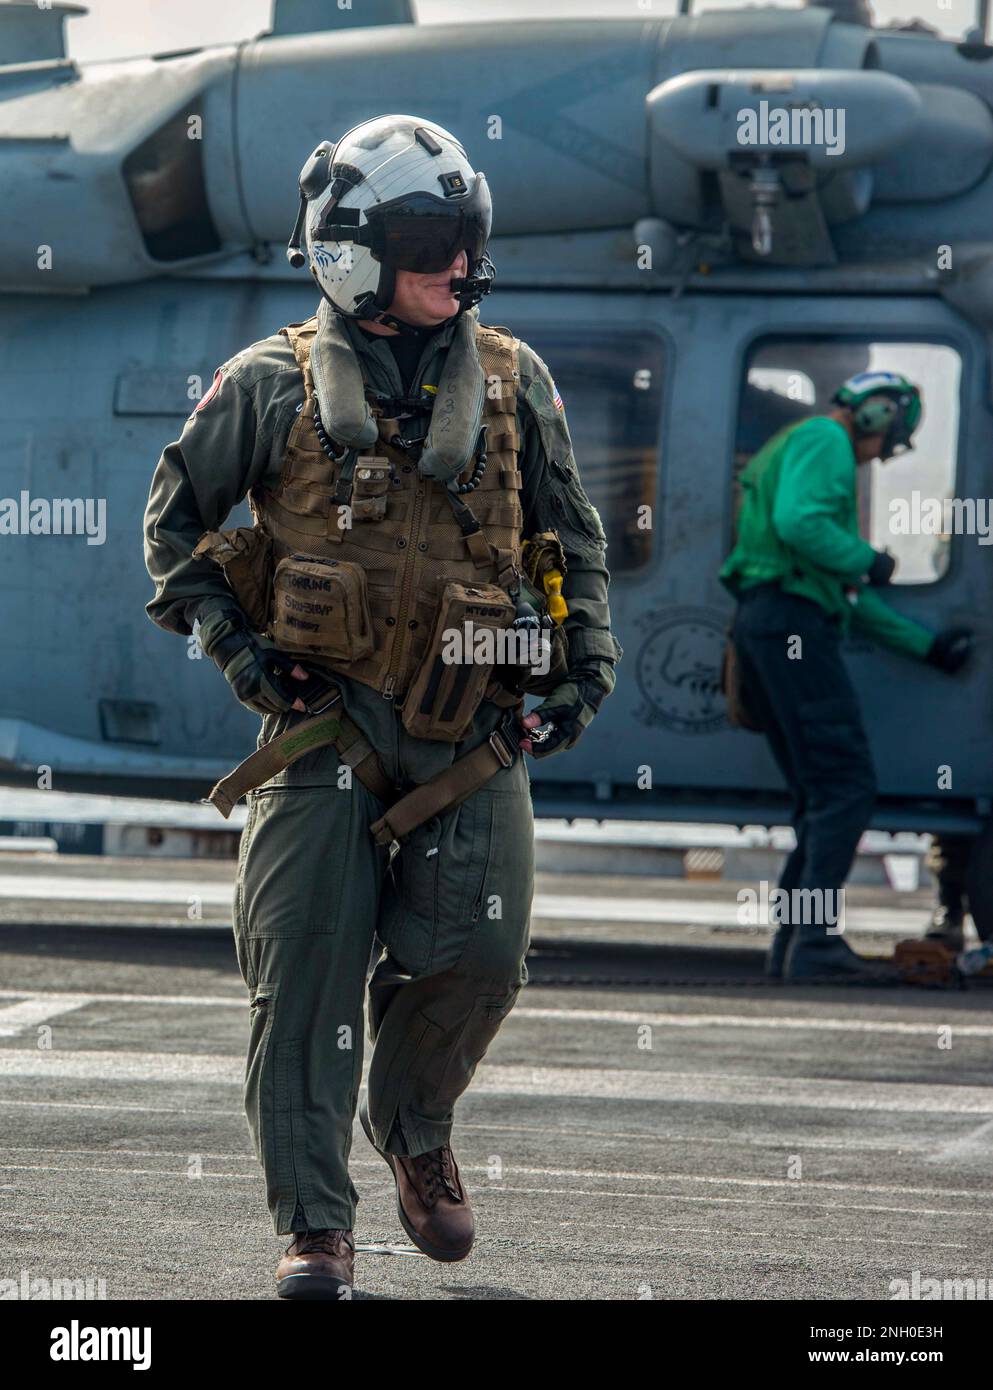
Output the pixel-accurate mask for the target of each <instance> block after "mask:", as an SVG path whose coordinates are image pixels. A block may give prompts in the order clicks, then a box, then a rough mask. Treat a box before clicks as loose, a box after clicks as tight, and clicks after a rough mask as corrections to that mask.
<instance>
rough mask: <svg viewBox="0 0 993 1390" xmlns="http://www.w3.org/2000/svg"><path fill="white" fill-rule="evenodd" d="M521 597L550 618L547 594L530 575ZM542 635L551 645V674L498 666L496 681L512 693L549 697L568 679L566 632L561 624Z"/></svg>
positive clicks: (522, 581)
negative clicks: (541, 590)
mask: <svg viewBox="0 0 993 1390" xmlns="http://www.w3.org/2000/svg"><path fill="white" fill-rule="evenodd" d="M520 597H521V598H523V599H524V600H526V602H528V603H530V605H531V607H532V608H534V610H535V611H536V612H537V613H538V614H540V615H541V616H542V617H544V616H545V615H546V614H547V612H548V600H547V598H546V597H545V595H544V594H543V593H539V592H538V590H537V589H536V588H535V586H534V584H533V583H532V582H531V580H530V579H529V578H528V576H527V574H521V576H520ZM540 635H541V639H542V641H545V642H548V643H549V644H550V645H551V652H550V654H549V660H548V670H547V671H545V672H544V673H543V674H538V673H535V674H533V675H532V674H530V671H531V670H532V669H533V668H529V667H527V666H498V667H497V670H496V678H497V680H498V681H500V683H501V684H502V685H504V686H506V687H507V689H508V690H514V691H517V692H518V693H519V694H521V695H549V694H551V692H552V691H553V690H554V689H555V688H556V686H559V685H561V684H562V682H563V681H564V680H566V679H567V678H568V675H569V645H568V642H567V640H566V635H565V631H564V629H563V628H562V627H561V625H558V624H557V625H555V626H553V627H543V628H542V629H541V634H540Z"/></svg>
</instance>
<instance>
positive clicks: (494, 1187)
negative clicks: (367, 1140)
mask: <svg viewBox="0 0 993 1390" xmlns="http://www.w3.org/2000/svg"><path fill="white" fill-rule="evenodd" d="M356 1166H357V1167H359V1166H361V1167H368V1168H369V1169H370V1170H373V1169H376V1168H378V1167H379V1165H378V1164H375V1163H373V1161H372V1160H371V1159H366V1160H364V1161H363V1160H360V1161H359V1163H358V1164H357V1165H356ZM459 1166H460V1168H461V1167H462V1166H463V1165H461V1164H460V1165H459ZM0 1170H2V1171H4V1172H14V1173H18V1172H26V1173H64V1174H69V1173H104V1174H108V1175H110V1176H112V1177H113V1176H118V1177H129V1178H170V1177H171V1178H175V1179H176V1180H177V1181H178V1182H184V1183H185V1182H207V1181H228V1182H249V1181H251V1182H257V1181H258V1178H259V1175H258V1173H203V1174H202V1176H201V1177H199V1178H191V1177H190V1176H189V1175H188V1173H187V1172H185V1171H184V1169H183V1168H182V1167H181V1166H180V1167H177V1168H175V1169H169V1168H103V1167H99V1166H97V1165H91V1164H73V1165H72V1167H70V1168H66V1167H64V1166H62V1165H61V1164H56V1163H13V1164H10V1163H4V1164H0ZM469 1171H470V1172H472V1171H478V1172H485V1171H486V1168H485V1165H484V1164H479V1165H470V1166H469ZM522 1171H525V1172H526V1171H528V1170H526V1169H525V1170H522ZM595 1176H596V1175H595ZM604 1176H605V1177H609V1176H610V1174H604ZM733 1182H734V1180H732V1184H733ZM784 1185H785V1184H784ZM792 1186H796V1184H792ZM483 1191H486V1192H525V1193H527V1192H530V1193H537V1194H539V1195H542V1196H550V1197H593V1198H597V1197H599V1198H602V1197H637V1198H640V1199H642V1200H645V1199H648V1200H649V1201H668V1202H714V1203H720V1204H721V1205H725V1206H762V1207H775V1208H777V1209H779V1210H782V1209H783V1208H784V1207H786V1208H788V1209H790V1210H792V1211H794V1212H796V1211H811V1210H813V1209H816V1210H818V1211H833V1212H838V1211H845V1212H848V1211H879V1212H895V1213H899V1214H901V1215H913V1216H954V1217H970V1218H971V1217H978V1218H980V1219H981V1220H988V1219H989V1211H988V1210H986V1209H983V1208H979V1209H978V1210H977V1209H971V1208H968V1207H958V1208H956V1207H951V1208H939V1207H891V1206H881V1205H879V1204H876V1203H867V1202H861V1203H859V1202H846V1203H844V1204H843V1205H841V1204H838V1203H835V1202H807V1201H804V1202H802V1203H801V1202H797V1201H794V1200H790V1201H789V1202H775V1201H769V1200H768V1199H762V1198H750V1197H718V1196H715V1195H713V1194H712V1193H711V1194H708V1195H707V1196H706V1197H693V1196H690V1195H689V1194H688V1193H685V1192H631V1191H621V1190H618V1191H610V1190H603V1189H600V1190H598V1191H597V1190H589V1189H586V1188H578V1187H517V1186H513V1185H511V1184H507V1183H488V1184H486V1185H485V1186H484V1185H483V1184H477V1185H476V1186H475V1188H474V1192H475V1195H476V1196H477V1197H478V1196H480V1195H481V1193H482V1192H483ZM970 1195H973V1196H974V1195H975V1194H970Z"/></svg>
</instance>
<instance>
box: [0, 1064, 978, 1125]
mask: <svg viewBox="0 0 993 1390" xmlns="http://www.w3.org/2000/svg"><path fill="white" fill-rule="evenodd" d="M243 1072H244V1062H243V1060H242V1058H241V1057H240V1056H238V1057H225V1056H217V1055H214V1054H211V1053H203V1054H201V1053H189V1052H128V1051H120V1052H110V1051H100V1050H94V1051H84V1052H70V1051H65V1050H62V1051H58V1050H55V1051H50V1052H44V1051H39V1050H38V1049H35V1048H29V1049H21V1048H0V1076H18V1077H47V1078H50V1079H53V1080H72V1081H86V1080H92V1081H103V1082H109V1081H162V1082H179V1083H182V1084H184V1085H204V1084H207V1085H209V1084H220V1085H239V1086H240V1085H242V1084H243ZM473 1095H474V1096H482V1095H510V1096H536V1097H544V1096H555V1097H556V1098H562V1097H565V1096H572V1097H588V1098H590V1099H597V1100H611V1101H624V1100H639V1101H667V1102H669V1103H670V1104H679V1103H688V1102H693V1103H704V1104H711V1105H736V1106H763V1107H796V1108H801V1109H808V1108H809V1109H814V1110H847V1111H853V1112H858V1111H877V1112H879V1113H885V1112H896V1113H900V1112H904V1113H907V1114H916V1115H920V1114H922V1113H923V1114H949V1115H993V1087H990V1086H972V1085H947V1084H945V1085H943V1084H940V1083H936V1084H932V1083H920V1084H915V1083H913V1082H898V1081H850V1080H836V1079H833V1078H831V1079H828V1078H807V1077H777V1076H760V1075H755V1074H752V1073H726V1072H720V1073H713V1072H666V1071H647V1070H636V1069H623V1068H619V1067H596V1068H593V1067H525V1066H505V1065H500V1064H497V1063H491V1064H486V1063H484V1064H483V1066H482V1068H481V1070H480V1072H479V1074H478V1075H477V1077H476V1080H475V1081H474V1083H473Z"/></svg>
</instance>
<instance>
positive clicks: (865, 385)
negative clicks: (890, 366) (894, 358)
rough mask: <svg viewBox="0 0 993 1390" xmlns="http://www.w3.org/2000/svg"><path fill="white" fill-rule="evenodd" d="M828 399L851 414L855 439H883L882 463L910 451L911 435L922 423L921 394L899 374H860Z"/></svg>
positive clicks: (880, 454) (910, 382) (850, 379)
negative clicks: (878, 437)
mask: <svg viewBox="0 0 993 1390" xmlns="http://www.w3.org/2000/svg"><path fill="white" fill-rule="evenodd" d="M831 399H832V401H834V402H835V403H836V404H838V405H841V406H845V407H846V408H847V409H848V410H850V411H851V412H852V424H853V426H854V429H855V433H856V434H857V435H867V434H881V435H882V436H883V444H882V448H881V449H880V451H879V457H880V458H881V459H888V458H892V457H893V455H894V454H902V453H903V452H904V451H905V450H906V449H909V448H910V447H911V443H910V439H911V435H912V434H913V433H914V430H915V429H916V428H917V426H918V425H919V424H920V422H921V392H920V387H918V386H915V385H914V383H913V382H912V381H908V380H907V378H906V377H905V376H901V374H900V373H899V372H859V373H858V374H857V375H856V376H852V377H849V378H848V380H847V381H846V382H845V383H844V384H843V385H841V386H839V387H838V389H837V391H836V392H835V393H834V395H833V396H832V398H831Z"/></svg>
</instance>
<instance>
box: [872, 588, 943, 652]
mask: <svg viewBox="0 0 993 1390" xmlns="http://www.w3.org/2000/svg"><path fill="white" fill-rule="evenodd" d="M852 627H853V628H854V629H856V630H857V631H859V632H861V633H863V634H864V635H865V636H866V637H871V638H873V639H874V640H875V641H876V642H882V643H883V645H884V646H887V647H892V648H893V650H894V651H898V652H903V653H904V655H906V656H916V657H920V659H921V660H922V661H923V659H924V658H925V657H926V656H927V654H928V652H929V651H930V650H931V647H932V645H933V644H934V636H935V635H934V633H933V632H932V631H931V629H930V628H927V627H925V626H924V624H923V623H918V622H915V621H914V619H913V618H905V617H904V616H903V614H902V613H897V612H896V611H895V610H894V609H892V608H891V607H890V606H889V604H888V603H887V602H886V600H885V599H884V598H883V597H882V595H881V594H878V593H877V592H876V591H875V589H869V588H865V589H862V590H861V591H860V593H859V596H858V599H857V600H856V602H855V603H854V604H853V605H852Z"/></svg>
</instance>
